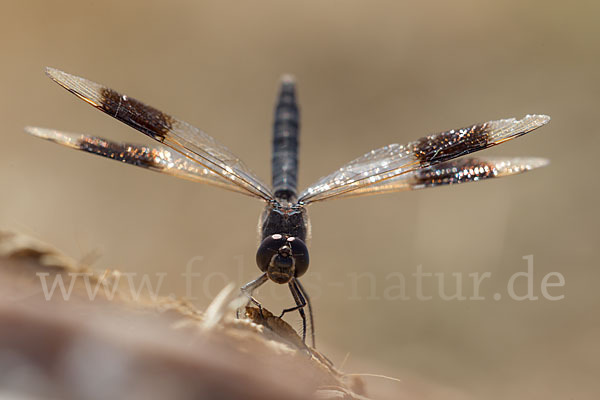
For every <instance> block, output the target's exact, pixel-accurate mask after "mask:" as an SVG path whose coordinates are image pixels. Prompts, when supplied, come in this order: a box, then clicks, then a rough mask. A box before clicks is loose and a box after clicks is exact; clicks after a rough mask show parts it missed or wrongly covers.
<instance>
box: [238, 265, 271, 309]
mask: <svg viewBox="0 0 600 400" xmlns="http://www.w3.org/2000/svg"><path fill="white" fill-rule="evenodd" d="M268 280H269V278H268V277H267V273H266V272H265V273H264V274H262V275H261V276H259V277H258V278H256V279H255V280H253V281H250V282H248V283H246V284H245V285H244V286H242V287H241V288H240V290H241V292H242V293H243V294H244V295H245V296H246V297H248V303H246V306H247V305H248V304H250V303H253V304H254V305H255V306H257V307H258V309H259V310H260V314H261V315H262V305H261V304H260V303H259V302H258V300H256V299H255V298H254V297H253V296H252V293H253V292H254V291H255V290H256V289H257V288H258V287H259V286H261V285H262V284H263V283H265V282H266V281H268ZM238 317H239V313H238Z"/></svg>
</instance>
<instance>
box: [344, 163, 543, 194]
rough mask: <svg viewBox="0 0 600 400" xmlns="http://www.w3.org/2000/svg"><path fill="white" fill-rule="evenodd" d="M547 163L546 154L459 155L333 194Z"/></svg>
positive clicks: (495, 174)
mask: <svg viewBox="0 0 600 400" xmlns="http://www.w3.org/2000/svg"><path fill="white" fill-rule="evenodd" d="M546 165H548V160H547V159H545V158H533V157H528V158H496V157H461V158H459V159H456V160H450V161H444V162H441V163H439V164H436V165H434V166H430V167H427V168H420V169H417V170H414V171H412V172H408V173H406V174H402V175H398V176H396V177H394V178H391V179H388V180H384V181H381V182H378V183H376V184H373V185H370V186H364V187H362V188H360V189H356V190H353V191H350V192H346V193H342V194H340V195H339V196H336V198H342V197H355V196H364V195H370V194H382V193H391V192H401V191H406V190H418V189H426V188H432V187H437V186H444V185H455V184H459V183H467V182H478V181H481V180H484V179H492V178H500V177H503V176H509V175H516V174H520V173H523V172H527V171H530V170H532V169H535V168H540V167H544V166H546Z"/></svg>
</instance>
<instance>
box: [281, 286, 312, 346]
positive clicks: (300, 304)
mask: <svg viewBox="0 0 600 400" xmlns="http://www.w3.org/2000/svg"><path fill="white" fill-rule="evenodd" d="M288 286H289V288H290V292H292V296H293V297H294V301H295V302H296V307H292V308H286V309H285V310H283V311H282V312H281V315H280V316H279V318H281V317H283V316H284V314H285V313H287V312H291V311H296V310H298V312H299V313H300V316H301V317H302V341H303V342H306V314H305V313H304V307H306V300H305V299H304V296H302V293H301V292H300V289H298V285H297V284H296V278H294V279H292V281H290V282H289V283H288Z"/></svg>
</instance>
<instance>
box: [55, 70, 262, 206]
mask: <svg viewBox="0 0 600 400" xmlns="http://www.w3.org/2000/svg"><path fill="white" fill-rule="evenodd" d="M46 73H47V74H48V76H50V78H51V79H52V80H54V81H55V82H57V83H58V84H59V85H61V86H62V87H64V88H65V89H67V90H68V91H70V92H71V93H73V94H75V95H76V96H77V97H79V98H81V99H82V100H84V101H86V102H87V103H89V104H91V105H92V106H94V107H96V108H97V109H99V110H100V111H103V112H105V113H106V114H108V115H110V116H112V117H114V118H116V119H118V120H119V121H121V122H124V123H126V124H127V125H129V126H131V127H133V128H135V129H137V130H138V131H140V132H142V133H143V134H145V135H147V136H149V137H151V138H152V139H154V140H156V141H158V142H161V143H163V144H165V145H166V146H168V147H170V148H171V149H173V150H175V151H177V152H179V153H181V154H182V155H183V156H185V157H186V158H188V159H189V160H190V162H196V163H198V164H200V165H202V166H203V167H205V168H206V169H208V170H209V171H212V172H213V173H214V174H216V175H219V176H220V177H222V178H223V179H224V180H226V181H229V182H231V183H232V184H234V185H236V186H238V187H239V188H240V189H241V190H240V191H246V192H248V194H250V195H253V196H255V197H259V198H262V199H264V200H267V201H269V200H271V199H272V198H273V196H272V194H271V191H270V190H269V188H268V187H267V186H266V185H265V184H263V183H262V182H261V181H260V179H259V178H257V177H256V175H255V174H254V173H253V172H252V171H251V170H250V169H249V168H248V167H247V166H246V165H245V164H244V163H243V162H242V161H241V160H240V159H239V158H238V157H237V156H236V155H234V154H233V153H231V151H229V149H227V148H226V147H225V146H223V145H221V144H220V143H218V142H217V141H216V140H215V139H214V138H213V137H212V136H209V135H208V134H206V133H204V132H203V131H201V130H200V129H198V128H196V127H194V126H192V125H190V124H188V123H187V122H184V121H181V120H179V119H177V118H175V117H173V116H171V115H168V114H166V113H163V112H162V111H159V110H157V109H155V108H153V107H150V106H148V105H146V104H144V103H142V102H140V101H138V100H135V99H133V98H131V97H128V96H126V95H124V94H121V93H118V92H116V91H115V90H112V89H109V88H107V87H104V86H102V85H100V84H98V83H95V82H91V81H89V80H87V79H84V78H81V77H77V76H74V75H71V74H67V73H66V72H62V71H59V70H57V69H54V68H47V69H46Z"/></svg>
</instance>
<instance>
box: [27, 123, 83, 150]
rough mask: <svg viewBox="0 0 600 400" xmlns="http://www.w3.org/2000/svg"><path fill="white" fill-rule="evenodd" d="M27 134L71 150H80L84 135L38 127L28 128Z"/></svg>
mask: <svg viewBox="0 0 600 400" xmlns="http://www.w3.org/2000/svg"><path fill="white" fill-rule="evenodd" d="M24 130H25V132H26V133H27V134H29V135H31V136H35V137H38V138H40V139H44V140H49V141H51V142H54V143H58V144H62V145H64V146H67V147H71V148H75V149H76V148H79V144H78V142H79V140H80V139H81V137H82V136H83V135H80V134H76V133H66V132H60V131H57V130H56V129H48V128H40V127H37V126H26V127H25V128H24Z"/></svg>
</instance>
